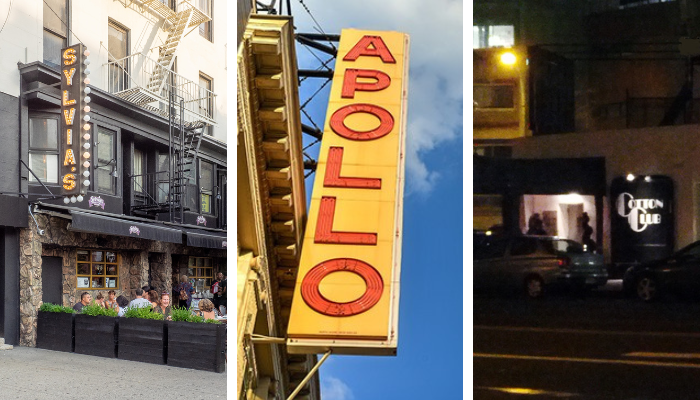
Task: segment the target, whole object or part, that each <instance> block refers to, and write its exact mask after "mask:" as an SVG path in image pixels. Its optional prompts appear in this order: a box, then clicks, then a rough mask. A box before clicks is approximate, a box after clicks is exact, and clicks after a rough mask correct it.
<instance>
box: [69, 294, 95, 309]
mask: <svg viewBox="0 0 700 400" xmlns="http://www.w3.org/2000/svg"><path fill="white" fill-rule="evenodd" d="M91 301H92V295H91V294H90V293H88V292H83V293H82V294H81V295H80V301H79V302H77V303H75V305H74V306H73V309H74V310H75V311H77V312H82V311H83V307H85V306H86V305H88V304H90V302H91Z"/></svg>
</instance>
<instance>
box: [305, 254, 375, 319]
mask: <svg viewBox="0 0 700 400" xmlns="http://www.w3.org/2000/svg"><path fill="white" fill-rule="evenodd" d="M338 271H347V272H353V273H355V274H357V275H359V276H360V277H361V278H362V279H364V281H365V284H366V285H367V290H365V293H364V294H363V295H362V296H360V298H359V299H357V300H354V301H350V302H347V303H336V302H334V301H330V300H328V299H326V298H325V297H323V295H322V294H321V291H320V290H319V284H320V283H321V281H322V280H323V278H325V277H326V276H328V275H329V274H331V273H333V272H338ZM383 291H384V281H383V280H382V276H381V275H379V272H378V271H377V270H376V269H374V267H372V266H371V265H369V264H367V263H366V262H363V261H360V260H356V259H354V258H335V259H332V260H328V261H324V262H322V263H320V264H318V265H316V266H315V267H313V268H312V269H311V270H310V271H309V272H308V273H307V274H306V276H304V279H303V280H302V281H301V297H302V298H303V299H304V301H305V302H306V304H307V305H308V306H309V307H311V308H312V309H314V310H315V311H317V312H319V313H321V314H323V315H328V316H331V317H349V316H351V315H357V314H360V313H363V312H365V311H367V310H369V309H370V308H372V307H374V305H375V304H377V302H379V299H380V298H381V297H382V292H383Z"/></svg>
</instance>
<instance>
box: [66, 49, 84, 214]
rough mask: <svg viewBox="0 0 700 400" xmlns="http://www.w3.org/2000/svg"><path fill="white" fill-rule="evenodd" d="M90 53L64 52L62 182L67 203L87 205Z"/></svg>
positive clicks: (79, 51) (73, 50) (74, 50)
mask: <svg viewBox="0 0 700 400" xmlns="http://www.w3.org/2000/svg"><path fill="white" fill-rule="evenodd" d="M88 55H90V51H89V50H87V49H86V48H85V46H83V45H82V44H76V45H73V46H70V47H66V48H64V49H61V93H62V96H61V131H60V132H61V136H60V138H61V145H60V149H61V152H60V155H59V162H60V171H61V175H60V179H61V185H62V189H61V194H62V195H64V196H65V197H64V198H63V201H64V202H65V203H66V204H68V203H75V202H76V201H77V202H80V201H83V198H84V197H85V196H86V194H87V190H88V187H89V186H90V179H89V178H90V124H88V123H87V122H88V121H90V116H89V115H88V113H89V112H90V106H89V105H88V103H90V97H89V96H88V94H90V88H89V87H87V85H88V84H89V83H90V78H89V77H88V75H89V74H90V70H88V69H87V66H88V65H89V64H90V61H89V60H88V59H87V56H88Z"/></svg>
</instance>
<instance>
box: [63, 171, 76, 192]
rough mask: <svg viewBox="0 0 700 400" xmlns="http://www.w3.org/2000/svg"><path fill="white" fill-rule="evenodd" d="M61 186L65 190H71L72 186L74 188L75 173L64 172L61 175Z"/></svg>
mask: <svg viewBox="0 0 700 400" xmlns="http://www.w3.org/2000/svg"><path fill="white" fill-rule="evenodd" d="M63 188H64V189H66V190H73V188H75V175H73V174H65V175H64V176H63Z"/></svg>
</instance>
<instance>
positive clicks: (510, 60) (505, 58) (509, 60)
mask: <svg viewBox="0 0 700 400" xmlns="http://www.w3.org/2000/svg"><path fill="white" fill-rule="evenodd" d="M515 61H516V58H515V54H513V53H511V52H510V51H507V52H505V53H503V54H501V64H503V65H513V64H515Z"/></svg>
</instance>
